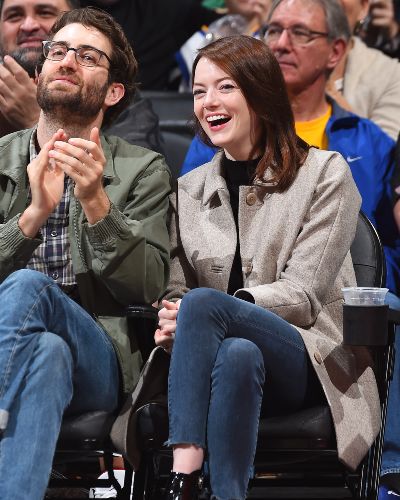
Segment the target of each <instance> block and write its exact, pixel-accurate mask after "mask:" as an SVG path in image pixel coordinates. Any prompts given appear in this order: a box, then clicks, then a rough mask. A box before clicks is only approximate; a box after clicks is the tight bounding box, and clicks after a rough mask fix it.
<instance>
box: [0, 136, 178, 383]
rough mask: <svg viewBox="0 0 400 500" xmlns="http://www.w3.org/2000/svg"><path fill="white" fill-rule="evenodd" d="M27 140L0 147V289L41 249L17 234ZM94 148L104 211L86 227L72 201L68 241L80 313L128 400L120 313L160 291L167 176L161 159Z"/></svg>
mask: <svg viewBox="0 0 400 500" xmlns="http://www.w3.org/2000/svg"><path fill="white" fill-rule="evenodd" d="M31 134H32V130H23V131H20V132H16V133H14V134H11V135H8V136H6V137H4V138H2V139H0V281H3V280H4V279H5V278H6V277H7V276H8V275H9V274H10V273H12V272H13V271H16V270H17V269H22V268H24V267H25V266H26V264H27V262H28V261H29V259H30V258H31V255H32V253H33V251H34V250H35V249H36V247H37V246H38V245H40V243H42V240H41V239H40V237H39V236H38V237H37V238H34V239H31V238H27V237H25V236H24V235H23V233H22V232H21V231H20V229H19V226H18V219H19V216H20V214H21V213H22V212H23V211H24V209H25V207H26V206H27V203H28V193H29V184H28V177H27V173H26V167H27V165H28V164H29V141H30V137H31ZM101 140H102V147H103V151H104V154H105V157H106V159H107V163H106V166H105V169H104V186H105V190H106V192H107V194H108V196H109V198H110V200H111V204H112V205H111V210H110V213H109V214H108V215H107V216H106V217H105V218H104V219H103V220H101V221H99V222H97V223H96V224H94V225H89V224H88V223H87V221H86V219H85V215H84V212H83V210H82V208H81V205H80V203H79V202H78V201H77V200H76V198H75V197H74V196H73V195H72V196H71V202H70V211H69V239H70V246H71V254H72V264H73V269H74V272H75V275H76V279H77V282H78V286H79V292H80V297H81V301H82V305H83V307H84V308H85V309H86V310H87V311H89V312H90V313H91V314H93V316H94V317H95V318H96V319H97V320H98V321H99V322H100V323H101V324H102V326H103V328H104V329H105V330H106V332H107V333H108V334H109V336H110V337H111V339H112V342H113V345H114V347H115V350H116V353H117V355H118V358H119V361H120V366H121V372H122V379H123V391H124V392H129V391H131V390H132V389H133V387H134V386H135V384H136V382H137V379H138V375H139V369H140V364H141V356H140V353H139V350H138V347H137V344H136V342H135V339H134V337H133V336H132V335H130V336H129V335H128V327H127V320H126V318H125V317H124V314H123V311H124V307H125V306H127V305H129V304H132V303H152V302H153V301H155V300H157V298H158V297H159V296H160V295H161V294H162V293H163V291H164V289H165V288H166V285H167V281H168V275H169V237H168V232H167V228H166V213H167V209H168V194H169V192H170V173H169V170H168V167H167V166H166V164H165V162H164V160H163V157H162V156H160V155H159V154H157V153H154V152H153V151H149V150H147V149H144V148H141V147H138V146H132V145H130V144H128V143H127V142H125V141H123V140H121V139H118V138H116V137H104V136H103V137H102V139H101ZM84 334H85V332H82V335H84ZM99 383H100V384H101V381H99Z"/></svg>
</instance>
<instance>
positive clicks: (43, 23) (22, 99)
mask: <svg viewBox="0 0 400 500" xmlns="http://www.w3.org/2000/svg"><path fill="white" fill-rule="evenodd" d="M75 7H79V2H78V1H77V0H0V55H1V57H2V59H3V64H2V65H0V137H2V136H3V135H6V134H9V133H11V132H15V131H16V130H20V129H24V128H28V127H31V126H32V125H33V124H34V123H37V120H38V118H39V111H40V110H39V105H38V104H37V101H36V84H35V82H34V78H35V68H36V65H37V62H38V60H39V58H40V57H41V54H42V41H43V40H46V38H47V33H48V32H49V31H50V28H51V27H52V26H53V24H54V21H55V20H56V19H57V16H58V15H59V14H60V13H61V12H62V11H68V10H70V9H73V8H75Z"/></svg>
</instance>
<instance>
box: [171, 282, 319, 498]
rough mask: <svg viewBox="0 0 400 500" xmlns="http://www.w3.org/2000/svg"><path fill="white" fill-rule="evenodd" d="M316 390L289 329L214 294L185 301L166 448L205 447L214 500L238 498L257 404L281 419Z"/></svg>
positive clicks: (199, 292) (249, 461)
mask: <svg viewBox="0 0 400 500" xmlns="http://www.w3.org/2000/svg"><path fill="white" fill-rule="evenodd" d="M264 378H265V379H266V381H265V386H264ZM263 388H264V393H265V394H264V398H263ZM314 388H315V389H316V391H314ZM320 393H322V390H321V388H320V386H319V382H318V380H317V377H316V375H315V372H314V370H313V368H312V366H311V363H310V361H309V358H308V355H307V352H306V349H305V346H304V342H303V340H302V338H301V335H300V334H299V332H298V331H297V330H296V328H294V327H293V326H292V325H290V324H289V323H287V322H286V321H284V320H283V319H282V318H280V317H278V316H276V315H275V314H274V313H271V312H270V311H267V310H265V309H263V308H261V307H259V306H256V305H254V304H251V303H249V302H245V301H243V300H240V299H237V298H235V297H231V296H229V295H227V294H225V293H222V292H219V291H217V290H212V289H208V288H197V289H194V290H191V291H190V292H189V293H187V294H186V295H185V296H184V298H183V300H182V303H181V306H180V309H179V313H178V320H177V328H176V335H175V342H174V347H173V350H172V357H171V366H170V373H169V394H168V399H169V403H168V404H169V417H170V430H169V440H168V444H170V445H176V444H184V443H185V444H187V443H191V444H195V445H197V446H199V447H201V448H203V449H205V450H207V454H208V456H207V461H208V467H209V472H210V483H211V490H212V493H213V495H214V497H213V498H216V499H220V500H228V499H229V500H240V499H244V498H245V496H246V491H247V486H248V481H249V478H250V475H251V473H252V465H253V460H254V454H255V449H256V443H257V431H258V421H259V417H260V411H261V407H262V408H263V412H264V413H266V414H270V415H279V414H284V413H287V412H291V411H296V410H298V409H300V408H302V407H303V406H304V405H306V404H307V401H308V400H309V399H310V395H311V396H314V395H316V396H317V398H318V397H319V395H320Z"/></svg>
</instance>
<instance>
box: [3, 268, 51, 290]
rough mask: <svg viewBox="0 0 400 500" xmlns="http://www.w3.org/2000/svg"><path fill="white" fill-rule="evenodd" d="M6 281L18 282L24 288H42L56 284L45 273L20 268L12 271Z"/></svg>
mask: <svg viewBox="0 0 400 500" xmlns="http://www.w3.org/2000/svg"><path fill="white" fill-rule="evenodd" d="M4 283H16V284H18V285H19V286H21V287H23V289H24V290H30V289H41V288H43V287H44V286H46V285H52V284H54V281H53V280H52V279H51V278H49V277H48V276H46V275H45V274H43V273H41V272H39V271H34V270H33V269H19V270H18V271H14V272H13V273H11V274H10V275H9V276H8V277H7V279H6V280H5V281H4Z"/></svg>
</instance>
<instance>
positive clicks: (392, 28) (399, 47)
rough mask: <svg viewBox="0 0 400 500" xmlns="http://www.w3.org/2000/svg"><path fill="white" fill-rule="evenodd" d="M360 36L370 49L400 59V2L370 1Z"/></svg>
mask: <svg viewBox="0 0 400 500" xmlns="http://www.w3.org/2000/svg"><path fill="white" fill-rule="evenodd" d="M360 36H361V37H362V38H363V40H364V41H365V43H366V44H367V45H368V46H370V47H375V48H377V49H380V50H382V51H383V52H385V54H387V55H389V56H391V57H396V58H397V59H399V58H400V1H399V0H370V7H369V15H368V16H367V18H366V21H365V22H364V23H363V25H362V26H361V30H360Z"/></svg>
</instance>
